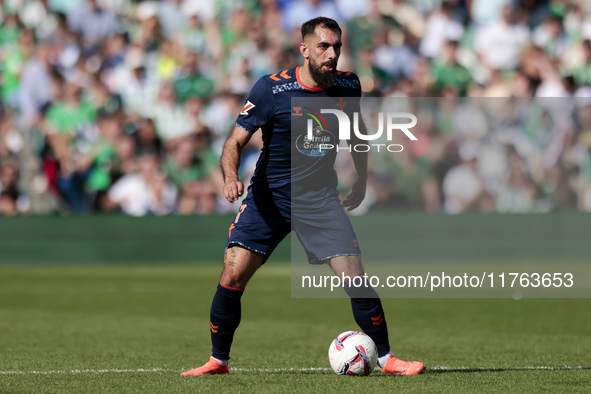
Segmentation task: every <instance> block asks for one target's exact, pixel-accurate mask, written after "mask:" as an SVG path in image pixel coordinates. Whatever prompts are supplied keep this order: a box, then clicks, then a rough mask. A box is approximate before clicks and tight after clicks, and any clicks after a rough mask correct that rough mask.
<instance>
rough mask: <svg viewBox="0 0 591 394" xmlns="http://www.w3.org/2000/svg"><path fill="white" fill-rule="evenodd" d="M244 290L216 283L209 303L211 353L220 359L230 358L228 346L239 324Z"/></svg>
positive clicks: (230, 344)
mask: <svg viewBox="0 0 591 394" xmlns="http://www.w3.org/2000/svg"><path fill="white" fill-rule="evenodd" d="M243 293H244V290H243V289H242V290H241V289H233V288H228V287H224V286H222V284H221V283H220V284H218V289H217V291H216V292H215V296H214V297H213V302H212V303H211V313H210V330H211V343H212V345H213V347H212V349H211V353H212V354H211V355H212V356H213V357H215V358H217V359H220V360H229V359H230V347H232V340H233V339H234V332H235V331H236V329H237V328H238V325H239V324H240V317H241V306H240V298H242V294H243Z"/></svg>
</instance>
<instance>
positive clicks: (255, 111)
mask: <svg viewBox="0 0 591 394" xmlns="http://www.w3.org/2000/svg"><path fill="white" fill-rule="evenodd" d="M274 112H275V100H274V97H273V92H272V90H271V86H270V84H269V81H268V77H262V78H260V79H259V80H258V81H257V83H255V84H254V86H253V87H252V90H251V91H250V94H249V95H248V100H246V104H245V105H244V108H242V111H241V112H240V114H239V115H238V118H237V119H236V126H234V130H232V134H230V137H229V138H228V140H227V141H226V144H225V145H224V150H223V152H222V159H221V165H222V174H223V176H224V197H226V200H228V201H230V202H234V201H236V200H237V199H238V197H240V196H242V194H243V193H244V185H243V184H242V182H240V179H239V178H238V168H239V167H240V154H241V153H242V149H244V147H245V146H246V144H247V143H248V141H250V137H252V135H253V134H254V133H255V132H256V131H257V130H258V129H260V128H261V127H263V126H264V125H265V124H267V122H268V121H269V119H271V117H272V116H273V113H274Z"/></svg>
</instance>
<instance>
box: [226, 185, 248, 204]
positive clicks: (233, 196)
mask: <svg viewBox="0 0 591 394" xmlns="http://www.w3.org/2000/svg"><path fill="white" fill-rule="evenodd" d="M243 192H244V185H243V184H242V182H240V181H228V182H226V183H225V184H224V197H226V200H228V201H229V202H231V203H233V202H234V201H236V200H238V198H239V197H242V193H243Z"/></svg>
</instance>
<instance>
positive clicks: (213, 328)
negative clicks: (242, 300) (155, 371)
mask: <svg viewBox="0 0 591 394" xmlns="http://www.w3.org/2000/svg"><path fill="white" fill-rule="evenodd" d="M374 324H375V323H374ZM219 327H220V326H214V325H213V323H212V322H209V328H211V332H213V333H214V334H215V333H217V332H218V328H219Z"/></svg>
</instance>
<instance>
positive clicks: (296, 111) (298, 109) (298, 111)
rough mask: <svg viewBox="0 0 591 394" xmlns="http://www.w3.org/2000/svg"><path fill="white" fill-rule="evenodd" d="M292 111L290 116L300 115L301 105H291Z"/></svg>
mask: <svg viewBox="0 0 591 394" xmlns="http://www.w3.org/2000/svg"><path fill="white" fill-rule="evenodd" d="M293 110H294V112H295V113H294V112H292V113H291V116H302V115H303V114H302V113H300V111H301V110H302V107H293Z"/></svg>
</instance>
